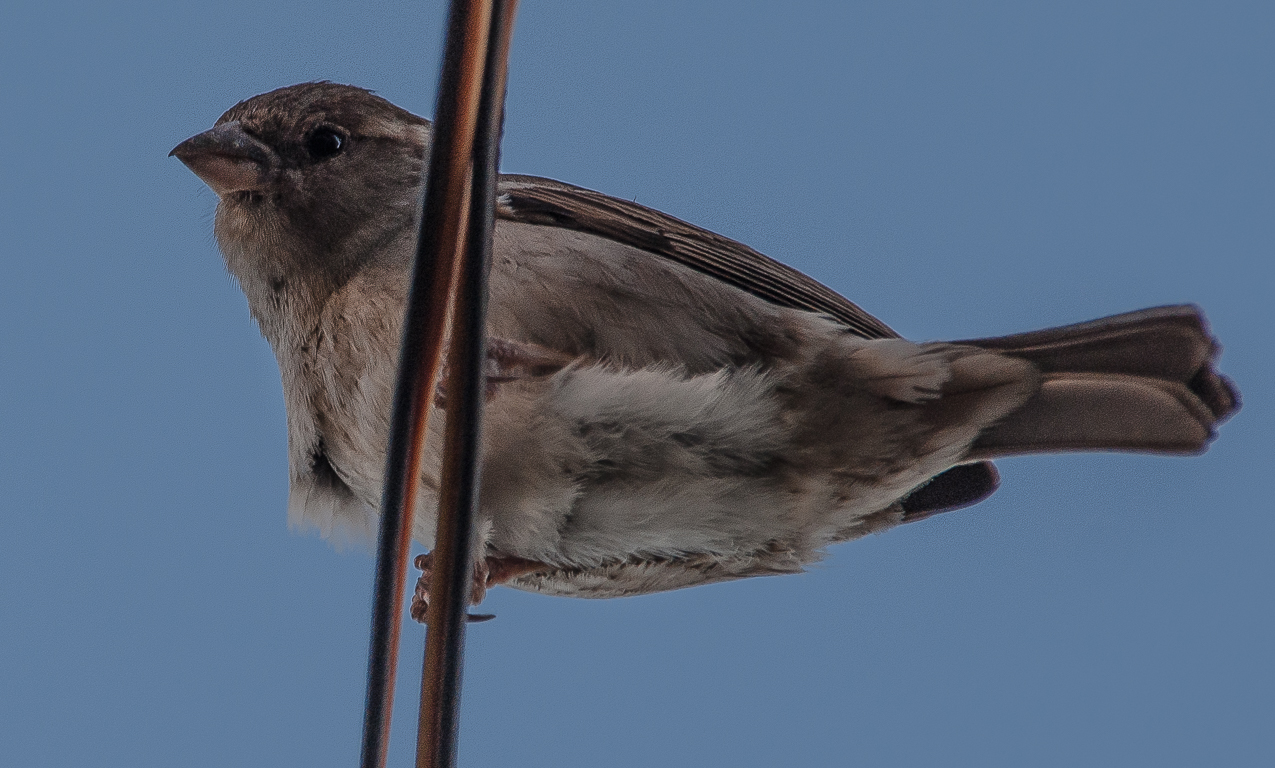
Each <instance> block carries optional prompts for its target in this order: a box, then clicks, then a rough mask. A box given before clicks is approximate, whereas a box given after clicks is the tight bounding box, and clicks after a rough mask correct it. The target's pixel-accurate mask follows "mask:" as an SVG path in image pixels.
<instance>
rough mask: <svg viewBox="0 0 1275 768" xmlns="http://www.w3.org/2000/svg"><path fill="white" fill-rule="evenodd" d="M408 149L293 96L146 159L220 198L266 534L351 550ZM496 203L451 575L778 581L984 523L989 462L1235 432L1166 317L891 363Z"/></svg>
mask: <svg viewBox="0 0 1275 768" xmlns="http://www.w3.org/2000/svg"><path fill="white" fill-rule="evenodd" d="M428 141H429V123H428V122H427V121H425V120H423V119H421V118H418V117H415V116H413V115H411V114H409V113H407V112H405V111H403V110H401V109H399V108H397V107H395V106H393V105H392V104H390V103H389V102H387V101H385V100H383V99H380V98H379V97H376V96H374V95H372V94H370V93H369V92H367V91H364V90H361V89H357V88H353V87H350V86H341V85H333V84H329V83H310V84H305V85H300V86H293V87H291V88H284V89H281V90H278V91H273V92H271V93H268V94H264V95H262V96H258V97H255V98H253V99H249V100H248V101H245V102H242V103H241V104H239V105H236V106H235V107H234V108H232V109H231V110H230V111H228V112H227V113H226V114H225V115H223V116H222V118H221V119H220V120H219V121H218V123H217V126H216V127H215V128H213V129H212V130H211V131H209V132H207V133H204V134H200V135H199V136H196V137H193V138H191V139H189V140H187V141H186V142H183V143H182V144H181V145H179V146H178V147H177V148H176V149H175V150H174V151H173V154H175V155H177V156H178V157H179V158H180V159H181V160H182V161H183V162H184V163H186V164H187V165H188V166H189V167H190V168H191V169H192V170H194V171H195V172H196V173H197V174H199V175H200V177H201V178H203V179H204V180H205V181H206V182H207V183H208V184H209V186H211V187H212V188H213V190H214V191H216V192H217V194H218V196H219V197H220V198H221V201H220V204H219V205H218V210H217V223H216V233H217V238H218V242H219V244H220V246H221V248H222V252H223V254H224V255H225V257H226V263H227V265H228V267H229V269H230V271H231V272H232V274H234V275H235V277H236V278H237V279H238V280H239V283H240V285H241V286H242V287H243V289H244V293H245V294H246V296H247V297H248V303H249V307H250V308H251V310H252V313H253V316H254V318H256V320H257V322H258V324H259V325H260V327H261V330H262V333H263V334H264V335H265V336H266V338H267V339H268V340H269V341H270V343H271V345H272V347H273V349H274V351H275V354H276V356H277V358H278V360H279V367H280V372H281V374H282V378H283V385H284V394H285V402H286V406H287V411H288V430H289V452H290V459H291V468H292V470H291V471H292V488H291V497H290V514H291V516H292V519H293V520H294V521H295V522H301V523H306V524H313V525H317V526H319V527H320V528H321V529H322V530H323V531H324V532H325V533H330V532H331V531H333V530H335V529H337V528H340V527H342V526H343V525H344V526H346V527H352V528H356V529H357V528H368V527H369V526H370V523H371V521H372V520H373V518H374V516H375V510H376V505H377V502H378V500H379V497H380V480H381V472H382V467H383V463H384V450H385V438H386V434H387V419H388V416H389V408H390V399H391V394H392V393H391V391H390V388H391V386H392V382H393V380H394V375H393V374H394V366H395V362H396V356H397V350H398V342H399V328H400V323H401V318H402V311H403V302H404V298H405V293H406V286H407V281H408V276H409V271H410V268H411V267H410V262H411V255H412V252H413V238H414V234H415V232H414V227H415V220H416V215H417V208H418V203H419V195H420V186H421V179H420V174H421V168H422V164H421V158H422V157H424V155H425V153H426V151H427V148H428ZM499 195H500V196H499V200H498V210H497V217H498V221H497V225H496V230H495V242H494V246H495V258H494V263H493V266H492V273H491V311H490V317H489V323H488V333H489V336H490V337H491V338H492V340H493V350H494V352H493V355H492V359H491V360H490V361H489V368H490V370H491V372H492V373H493V375H494V378H493V381H494V382H496V383H495V384H493V386H492V389H491V392H492V394H491V397H490V402H489V405H488V420H487V423H486V427H485V433H484V446H485V449H484V468H483V477H484V482H483V488H482V499H481V505H480V506H481V510H480V526H481V529H480V531H479V534H480V535H479V537H478V539H479V541H480V546H481V547H482V550H481V551H480V552H477V553H476V554H477V555H478V556H479V557H478V559H479V561H480V562H483V563H485V564H487V565H488V566H490V567H491V572H492V573H494V574H497V580H508V583H510V584H511V585H513V586H517V587H521V588H526V589H534V590H539V591H543V592H550V593H555V594H569V595H577V596H590V597H605V596H614V595H624V594H639V593H644V592H652V591H659V590H663V589H672V588H677V587H683V586H691V585H694V584H702V583H708V582H713V581H721V580H724V579H732V578H740V577H744V576H755V575H762V574H770V573H790V572H795V571H800V570H801V569H802V567H803V566H804V565H805V564H807V563H809V562H811V561H813V560H815V559H818V557H820V555H821V551H822V548H823V547H824V546H826V545H827V544H830V543H833V542H837V541H844V540H847V539H851V538H855V537H857V536H861V535H863V534H865V533H868V532H871V531H876V530H882V529H884V528H887V527H889V526H891V525H894V524H898V523H900V522H905V521H909V520H915V519H920V518H923V517H926V516H928V515H930V514H934V513H936V512H940V511H944V510H947V509H952V508H955V507H958V506H963V505H966V504H969V503H973V502H975V501H977V500H979V499H981V498H983V497H985V496H986V495H987V494H989V493H991V492H992V491H993V490H994V489H995V486H996V482H997V480H996V474H995V470H994V468H993V467H992V465H991V464H990V462H989V461H988V460H990V459H994V458H996V457H998V456H1004V455H1009V454H1020V453H1031V452H1042V451H1060V450H1131V451H1141V452H1153V453H1179V454H1190V453H1198V452H1200V451H1203V450H1204V449H1205V448H1206V447H1207V445H1208V443H1209V441H1210V440H1212V439H1213V437H1214V430H1215V428H1216V426H1217V424H1218V423H1220V422H1221V421H1222V420H1224V419H1225V418H1227V417H1228V416H1230V415H1231V414H1232V413H1233V412H1234V411H1235V409H1236V408H1237V407H1238V398H1237V396H1236V394H1235V391H1234V389H1233V387H1232V386H1231V385H1230V383H1229V382H1228V381H1227V380H1226V379H1225V378H1224V377H1222V376H1221V375H1220V374H1218V373H1217V372H1216V371H1215V370H1214V369H1213V360H1214V358H1215V357H1216V355H1217V346H1216V344H1215V343H1214V342H1213V340H1212V338H1211V337H1210V336H1209V333H1208V330H1207V327H1206V325H1205V323H1204V320H1203V317H1202V316H1201V314H1200V313H1199V311H1198V310H1197V309H1196V308H1194V307H1191V306H1179V307H1162V308H1158V309H1149V310H1142V311H1140V312H1133V313H1129V314H1126V315H1119V316H1116V317H1111V318H1106V319H1104V320H1097V321H1093V322H1090V323H1083V324H1079V325H1073V326H1067V327H1063V328H1056V329H1051V330H1046V331H1037V332H1033V333H1026V334H1019V335H1015V336H1007V337H1002V338H996V339H976V340H970V341H963V342H952V343H931V344H914V343H911V342H908V341H905V340H903V339H900V338H898V336H897V334H895V333H894V332H893V331H891V330H890V328H889V327H887V326H886V325H885V324H883V323H881V322H880V321H879V320H877V319H876V318H874V317H872V316H871V315H869V314H867V313H866V312H864V311H863V310H862V309H860V308H859V307H857V306H855V305H854V304H852V303H850V302H849V301H847V300H845V299H844V298H842V297H841V296H839V295H838V294H836V293H835V292H833V291H831V290H830V289H828V288H826V287H824V286H822V285H820V284H819V283H817V282H815V281H814V280H812V279H810V278H809V277H806V276H805V275H802V274H801V273H799V272H797V271H795V270H793V269H791V268H789V267H786V266H784V265H782V264H779V263H778V262H775V261H773V260H771V259H769V258H767V257H765V256H763V255H761V254H759V253H757V252H756V251H753V250H752V249H750V248H748V247H746V246H744V245H741V244H739V243H736V242H734V241H731V240H729V239H727V238H724V237H721V236H719V235H715V234H713V233H711V232H707V231H705V230H702V229H699V228H696V227H694V226H691V225H689V224H686V223H685V222H682V221H679V220H677V219H674V218H672V217H670V216H666V215H664V214H662V213H659V212H657V211H653V210H651V209H649V208H645V207H643V206H640V205H637V204H635V203H629V202H625V201H622V200H616V199H614V198H610V197H607V196H605V195H602V194H599V193H597V192H591V191H588V190H584V189H580V188H577V187H573V186H570V185H567V184H562V183H560V182H555V181H549V180H546V179H538V178H534V177H527V176H506V177H503V178H502V179H501V182H500V188H499ZM440 396H441V395H440ZM439 421H440V420H439V419H434V420H433V422H432V423H433V424H434V425H435V430H434V432H433V434H431V436H430V440H429V443H428V444H427V457H428V461H427V469H426V472H425V477H424V480H425V486H426V488H427V489H433V488H435V487H436V472H437V459H438V450H439V438H440V433H439V431H438V430H437V428H436V427H437V425H438V423H439ZM433 505H434V497H433V496H432V491H430V492H427V493H426V494H425V498H424V499H423V501H422V504H421V507H420V508H419V509H418V510H417V518H416V519H417V525H416V529H415V535H416V537H417V538H418V539H419V540H420V541H422V542H423V543H425V544H427V545H428V544H429V543H430V542H431V540H432V536H433V524H434V508H433ZM484 584H485V579H484V580H480V583H479V587H480V588H481V587H482V586H483V585H484ZM479 592H481V589H479ZM479 596H480V595H479Z"/></svg>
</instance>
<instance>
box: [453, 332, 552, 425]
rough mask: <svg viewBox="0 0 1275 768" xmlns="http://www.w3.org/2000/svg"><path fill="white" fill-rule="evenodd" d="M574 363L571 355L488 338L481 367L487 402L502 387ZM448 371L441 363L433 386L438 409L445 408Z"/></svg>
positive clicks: (550, 372)
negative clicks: (484, 380) (484, 360)
mask: <svg viewBox="0 0 1275 768" xmlns="http://www.w3.org/2000/svg"><path fill="white" fill-rule="evenodd" d="M573 360H575V358H574V357H572V356H571V355H566V354H563V353H562V352H556V351H554V350H552V349H549V348H548V347H542V346H540V345H538V344H528V343H526V342H521V341H511V340H509V339H499V338H489V339H487V360H486V363H485V364H484V365H483V373H484V374H486V388H485V394H486V396H487V400H489V401H490V400H491V398H492V397H494V396H495V395H496V389H497V387H498V386H499V385H501V384H505V383H508V382H511V381H518V380H519V379H527V378H537V377H541V376H552V375H553V374H555V373H557V372H558V371H560V370H562V369H563V368H565V367H566V366H567V365H568V364H570V363H571V362H572V361H573ZM447 370H448V364H447V362H446V361H444V363H443V370H442V372H441V373H440V374H439V377H438V385H437V386H435V387H434V404H435V405H436V406H438V407H439V408H445V407H446V406H447V378H448V376H447Z"/></svg>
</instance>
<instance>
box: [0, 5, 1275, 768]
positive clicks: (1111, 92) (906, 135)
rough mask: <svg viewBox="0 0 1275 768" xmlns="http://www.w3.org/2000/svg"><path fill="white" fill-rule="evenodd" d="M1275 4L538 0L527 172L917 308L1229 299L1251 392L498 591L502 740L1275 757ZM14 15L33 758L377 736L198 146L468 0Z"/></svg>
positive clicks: (612, 759)
mask: <svg viewBox="0 0 1275 768" xmlns="http://www.w3.org/2000/svg"><path fill="white" fill-rule="evenodd" d="M1273 9H1275V6H1272V5H1271V4H1270V3H1265V2H1252V3H1241V2H1221V1H1218V2H1210V3H1182V2H1159V1H1150V0H1148V1H1147V2H1111V1H1110V0H1104V1H1103V2H1069V3H1020V2H963V3H914V2H897V1H893V2H826V3H816V2H792V1H791V0H790V1H789V2H784V3H777V2H776V3H765V4H762V3H739V2H693V3H692V2H679V3H624V4H620V3H598V2H590V1H589V0H576V1H575V2H568V1H566V0H557V1H550V0H544V1H540V2H538V1H537V0H527V1H526V2H524V3H523V7H522V8H521V14H520V19H519V24H518V30H517V35H516V39H515V46H514V52H513V64H512V75H511V80H510V93H509V107H508V132H507V139H506V142H505V156H504V168H505V169H506V170H507V171H511V172H518V173H532V174H538V175H544V176H550V177H554V178H559V179H562V180H565V181H570V182H574V183H577V184H581V185H584V186H588V187H592V188H596V189H600V190H603V191H606V192H609V193H611V194H613V195H616V196H622V197H626V198H629V199H636V200H637V201H639V202H641V203H645V204H647V205H651V206H654V207H657V208H660V209H662V210H665V211H668V212H670V213H672V214H674V215H676V216H679V217H682V218H685V219H687V220H690V221H692V222H695V223H697V224H700V225H703V226H706V227H708V228H710V229H713V230H716V231H719V232H722V233H724V234H727V235H729V236H732V237H735V238H737V239H739V240H742V241H744V242H747V243H749V244H751V245H753V246H755V247H757V248H758V249H760V250H762V251H763V252H765V253H768V254H770V255H773V256H775V257H777V258H779V259H781V260H784V261H786V262H788V263H790V264H793V265H795V266H797V267H799V268H801V269H803V270H805V271H807V272H809V273H811V274H812V275H814V276H816V277H817V278H819V279H821V280H823V281H825V282H826V283H828V284H829V285H830V286H832V287H834V288H836V289H837V290H839V291H841V292H843V293H845V294H846V295H847V296H849V297H850V298H852V299H853V300H855V301H857V302H859V303H860V304H862V305H863V306H864V307H865V308H867V309H868V310H870V311H872V312H874V313H876V314H878V315H880V316H881V317H882V318H883V319H884V320H885V321H886V322H888V323H890V324H891V325H892V326H893V327H895V328H896V329H898V330H899V331H900V332H902V333H904V334H905V335H907V336H909V337H911V338H915V339H942V338H962V337H972V336H981V335H991V334H999V333H1008V332H1013V331H1020V330H1027V329H1031V328H1037V327H1044V326H1048V325H1056V324H1061V323H1067V322H1073V321H1078V320H1084V319H1088V318H1091V317H1096V316H1101V315H1105V314H1111V313H1115V312H1119V311H1124V310H1130V309H1136V308H1139V307H1144V306H1149V305H1156V304H1166V303H1176V302H1185V301H1194V302H1198V303H1199V304H1201V305H1202V306H1204V307H1205V308H1207V310H1208V313H1209V317H1210V319H1211V320H1212V323H1213V328H1214V331H1215V332H1216V334H1217V335H1218V337H1219V338H1220V339H1221V340H1222V341H1223V343H1224V344H1225V345H1226V353H1225V355H1224V356H1223V358H1222V368H1223V369H1224V370H1225V371H1226V372H1228V373H1229V374H1230V375H1232V376H1233V377H1234V378H1235V380H1236V381H1237V382H1238V383H1239V386H1240V387H1241V388H1242V390H1243V392H1244V395H1245V397H1246V400H1247V404H1246V406H1245V409H1244V410H1243V411H1242V412H1241V413H1240V414H1239V415H1238V416H1237V417H1236V418H1235V419H1234V420H1233V422H1232V423H1229V424H1227V425H1226V426H1225V427H1223V429H1222V431H1221V437H1220V439H1219V440H1218V442H1217V443H1216V445H1215V446H1214V447H1213V449H1212V450H1211V451H1210V452H1209V453H1208V454H1207V455H1206V456H1203V457H1200V458H1192V459H1180V458H1155V457H1141V456H1114V455H1087V456H1069V457H1037V458H1030V459H1019V460H1012V461H1004V462H1002V463H1001V470H1002V474H1003V476H1004V484H1003V487H1002V489H1001V491H1000V492H999V493H998V494H996V496H995V497H994V498H992V499H991V500H989V501H987V502H985V503H984V504H982V505H980V506H978V507H976V508H974V509H969V510H965V511H962V512H958V513H954V514H950V515H944V516H941V517H939V518H936V519H932V520H929V521H926V522H924V523H920V524H917V525H911V526H906V527H904V528H900V529H896V530H893V531H890V532H888V533H887V534H884V535H881V536H874V537H871V538H868V539H866V540H861V541H859V542H856V543H853V544H849V545H844V546H840V547H837V548H835V549H834V550H833V551H832V553H831V555H830V556H829V557H828V559H827V560H826V561H825V562H824V563H823V564H821V565H819V566H817V567H815V568H813V569H812V570H811V572H810V573H808V574H806V575H802V576H789V577H783V578H772V579H757V580H752V581H749V582H743V583H736V584H729V585H721V586H714V587H706V588H701V589H694V590H688V591H683V592H677V593H672V594H667V595H660V596H653V597H644V598H636V599H627V600H617V601H605V602H593V601H571V600H566V599H559V598H548V597H542V596H537V595H530V594H523V593H517V592H513V591H511V590H507V589H500V590H495V592H494V593H493V594H492V595H491V597H490V599H489V603H488V604H487V605H486V606H485V607H487V608H490V609H492V610H493V611H494V612H495V613H497V614H498V615H499V618H498V619H497V620H496V621H495V622H492V623H490V624H485V625H480V626H476V627H474V628H472V630H471V632H470V644H469V648H468V666H467V668H466V688H465V695H464V717H463V720H462V740H461V741H462V743H461V762H462V764H464V765H468V766H499V765H516V766H520V767H521V768H532V767H534V766H554V767H555V768H558V767H561V766H595V765H607V766H639V765H641V766H645V765H650V764H659V765H667V766H701V765H733V766H771V765H817V766H849V765H871V766H936V765H977V766H1024V765H1030V766H1078V765H1084V766H1091V765H1092V766H1105V765H1110V766H1133V765H1147V766H1199V765H1226V766H1259V765H1261V766H1268V765H1275V745H1273V744H1272V733H1275V693H1273V692H1272V688H1273V686H1275V662H1273V661H1272V648H1275V617H1273V616H1272V598H1271V593H1272V586H1273V585H1275V557H1273V555H1275V547H1273V546H1272V536H1273V535H1275V504H1273V503H1272V501H1271V498H1270V497H1271V493H1270V486H1271V477H1272V461H1271V459H1272V453H1273V452H1272V449H1271V443H1270V440H1271V435H1272V429H1273V428H1275V415H1273V411H1272V406H1271V403H1272V402H1273V401H1275V387H1273V386H1272V383H1271V382H1272V380H1275V362H1272V345H1271V338H1272V330H1275V328H1273V326H1275V324H1273V323H1272V321H1271V315H1270V308H1271V298H1272V295H1273V293H1275V290H1273V289H1275V270H1273V269H1272V266H1271V257H1272V246H1273V245H1275V226H1273V224H1275V216H1273V215H1272V214H1273V209H1272V204H1273V203H1275V149H1273V147H1275V144H1273V143H1272V139H1273V137H1275V101H1273V98H1272V97H1273V91H1272V85H1275V83H1273V80H1275V45H1272V40H1273V39H1275V10H1273ZM5 16H6V18H5V22H4V24H3V26H2V28H0V71H3V72H4V75H3V76H2V77H0V104H3V117H2V119H0V139H2V141H0V258H3V270H4V271H3V275H4V277H3V280H0V360H2V361H3V378H2V379H0V381H2V383H0V483H2V484H3V489H4V491H3V495H2V497H0V498H2V499H3V501H0V504H3V508H2V509H0V750H2V754H3V757H2V758H0V762H3V763H4V764H6V765H12V766H24V767H27V766H30V767H32V768H34V767H36V766H69V765H93V766H130V767H136V766H174V765H180V766H238V765H263V766H264V765H269V766H277V765H309V766H350V765H354V764H355V763H356V760H357V751H358V739H359V729H360V722H361V717H362V706H363V689H364V680H363V676H364V665H365V659H366V643H367V640H366V634H367V627H368V607H369V600H370V594H371V571H372V559H371V557H370V556H369V555H368V554H367V553H366V552H360V551H357V550H355V551H347V552H344V553H338V552H336V551H334V550H332V549H331V548H330V547H329V546H328V545H327V544H326V543H325V542H323V541H321V540H320V539H318V538H317V537H315V536H313V535H297V534H294V533H290V532H289V531H288V530H287V527H286V523H285V514H284V509H285V497H286V490H287V489H286V486H287V483H286V455H285V434H284V420H283V403H282V398H281V395H280V387H279V381H278V375H277V371H276V368H275V364H274V361H273V358H272V356H271V353H270V351H269V349H268V347H267V346H266V344H265V342H264V341H262V340H261V338H260V337H259V336H258V334H257V332H256V330H255V328H254V327H253V325H252V323H251V321H250V320H249V318H248V314H247V311H246V307H245V302H244V299H243V297H242V295H241V294H240V293H239V291H238V289H237V288H236V287H235V286H234V284H233V283H232V282H231V281H230V280H229V279H228V278H227V276H226V274H225V272H224V268H223V267H222V265H221V261H220V257H219V256H218V254H217V252H216V249H215V244H214V243H213V240H212V235H211V213H212V210H213V207H214V203H215V198H214V196H213V195H212V194H211V192H209V191H208V190H207V189H205V188H204V187H203V185H202V184H201V183H200V182H199V181H198V179H196V178H195V177H194V176H193V175H192V174H190V173H189V172H188V171H187V170H186V169H185V168H183V167H182V166H181V164H180V163H178V162H177V161H176V160H173V159H170V158H167V157H166V156H165V155H166V154H167V152H168V150H169V149H171V148H172V147H173V146H174V145H175V144H177V143H178V142H179V141H181V140H182V139H184V138H186V137H187V136H190V135H192V134H194V133H196V132H199V131H202V130H204V129H205V128H207V127H209V126H210V125H211V124H212V122H213V121H214V120H215V119H216V118H217V116H218V115H220V114H221V112H222V111H223V110H225V109H227V108H228V107H230V106H231V105H232V104H234V103H235V102H236V101H238V100H240V99H242V98H246V97H248V96H251V95H253V94H256V93H259V92H262V91H265V90H268V89H271V88H275V87H279V86H282V85H288V84H291V83H294V82H299V81H303V80H310V79H332V80H336V81H341V82H350V83H356V84H359V85H363V86H366V87H370V88H374V89H376V90H377V91H379V92H380V93H381V94H383V95H384V96H386V97H387V98H389V99H391V100H393V101H395V102H397V103H399V104H401V105H403V106H405V107H407V108H409V109H412V110H413V111H416V112H418V113H422V114H429V113H430V112H431V111H432V105H433V88H434V84H435V81H436V78H437V65H438V56H439V50H440V46H441V36H442V22H443V9H442V7H441V5H440V4H439V3H420V2H417V3H387V2H373V3H367V4H355V3H349V4H342V3H334V2H324V1H323V0H311V1H310V2H304V3H302V2H275V3H267V4H261V3H256V2H251V3H250V2H225V3H164V4H160V3H150V2H127V1H124V2H117V3H110V4H88V3H85V4H82V5H81V4H72V3H48V2H46V3H34V2H30V1H29V0H17V2H11V3H10V4H9V5H8V6H7V10H6V12H5ZM421 637H422V631H421V630H420V629H419V628H418V627H412V628H409V629H408V631H407V632H406V633H405V643H406V644H405V648H404V651H403V657H404V669H403V672H402V677H401V679H400V684H399V690H400V698H399V707H398V714H399V717H398V718H397V721H396V725H395V734H394V745H393V750H392V754H391V759H392V762H393V764H395V765H407V764H409V763H410V760H411V744H412V742H413V739H414V719H415V708H416V702H415V694H416V690H417V680H418V679H419V678H418V674H419V657H420V651H419V648H420V641H421Z"/></svg>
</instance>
